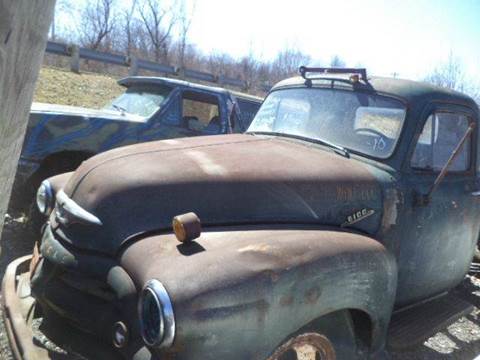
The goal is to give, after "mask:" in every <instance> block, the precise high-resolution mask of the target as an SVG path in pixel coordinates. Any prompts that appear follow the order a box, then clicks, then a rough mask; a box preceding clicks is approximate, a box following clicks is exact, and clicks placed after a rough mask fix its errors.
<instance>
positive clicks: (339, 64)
mask: <svg viewBox="0 0 480 360" xmlns="http://www.w3.org/2000/svg"><path fill="white" fill-rule="evenodd" d="M330 67H333V68H344V67H345V61H343V59H342V58H341V57H340V56H338V55H333V56H332V58H331V59H330Z"/></svg>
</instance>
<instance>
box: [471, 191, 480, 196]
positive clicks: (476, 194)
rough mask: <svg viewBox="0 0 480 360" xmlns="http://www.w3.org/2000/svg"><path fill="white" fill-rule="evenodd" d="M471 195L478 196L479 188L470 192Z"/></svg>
mask: <svg viewBox="0 0 480 360" xmlns="http://www.w3.org/2000/svg"><path fill="white" fill-rule="evenodd" d="M472 195H473V196H480V190H477V191H474V192H472Z"/></svg>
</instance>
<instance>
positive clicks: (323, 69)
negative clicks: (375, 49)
mask: <svg viewBox="0 0 480 360" xmlns="http://www.w3.org/2000/svg"><path fill="white" fill-rule="evenodd" d="M298 72H299V73H300V75H301V76H302V77H303V78H304V79H306V80H307V79H309V78H308V77H307V73H320V74H359V75H360V77H361V79H362V80H363V81H367V69H365V68H327V67H306V66H300V67H299V68H298Z"/></svg>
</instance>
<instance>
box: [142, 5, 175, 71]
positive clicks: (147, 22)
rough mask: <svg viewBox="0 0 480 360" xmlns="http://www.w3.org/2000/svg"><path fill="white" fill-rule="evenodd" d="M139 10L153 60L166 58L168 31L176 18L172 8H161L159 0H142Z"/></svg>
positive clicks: (169, 31)
mask: <svg viewBox="0 0 480 360" xmlns="http://www.w3.org/2000/svg"><path fill="white" fill-rule="evenodd" d="M139 12H140V17H141V19H142V22H143V25H144V27H145V30H146V32H147V34H148V37H149V40H150V43H151V46H152V48H153V54H154V59H155V61H157V62H159V61H160V60H161V59H163V60H168V47H169V40H170V33H171V31H172V28H173V25H174V24H175V20H176V19H175V17H174V16H173V11H172V9H171V8H163V7H162V6H161V3H160V1H159V0H143V1H142V3H141V6H140V9H139Z"/></svg>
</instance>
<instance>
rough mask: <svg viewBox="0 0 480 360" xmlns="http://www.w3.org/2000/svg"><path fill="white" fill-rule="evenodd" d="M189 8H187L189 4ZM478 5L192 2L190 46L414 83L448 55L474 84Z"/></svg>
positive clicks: (478, 67) (429, 0) (370, 0)
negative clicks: (300, 58) (305, 58)
mask: <svg viewBox="0 0 480 360" xmlns="http://www.w3.org/2000/svg"><path fill="white" fill-rule="evenodd" d="M192 2H193V0H191V3H192ZM479 40H480V0H477V1H474V0H462V1H460V0H457V1H454V0H451V1H447V0H440V1H439V0H436V1H434V0H414V1H409V0H403V1H380V0H362V1H360V0H359V1H353V0H351V1H340V0H337V1H320V0H316V1H315V0H311V1H309V0H289V1H278V0H277V1H274V0H242V1H239V0H235V1H232V0H196V7H195V17H194V21H193V23H192V28H191V33H190V41H191V42H192V43H194V44H196V45H197V46H198V47H199V48H201V49H202V50H204V51H205V52H207V53H208V52H210V51H214V50H218V51H225V52H228V53H230V54H232V55H233V56H242V55H245V54H248V52H249V51H253V52H254V53H255V54H256V55H257V56H259V57H262V58H264V59H270V58H272V57H273V56H274V55H275V54H276V53H277V52H278V51H279V50H281V49H282V48H284V47H285V46H293V47H297V48H298V49H299V50H302V51H303V52H305V53H307V54H309V55H311V57H312V58H313V59H314V61H317V62H319V63H322V62H323V63H328V61H329V59H330V58H331V56H332V55H334V54H338V55H339V56H340V57H342V58H343V59H344V60H345V61H346V62H347V65H349V66H356V65H359V64H361V65H364V66H366V67H367V68H369V69H370V72H372V73H374V74H376V75H391V74H392V73H393V72H396V73H399V75H400V76H401V77H406V78H422V77H424V75H425V74H426V73H427V72H428V71H430V70H431V69H432V67H434V66H435V65H436V64H437V63H438V62H440V61H445V60H446V58H447V57H448V55H449V52H450V51H452V52H453V53H454V55H455V56H458V57H459V58H460V59H461V61H462V62H463V63H464V65H465V68H466V73H467V75H469V76H472V77H473V78H475V79H476V80H477V81H480V41H479Z"/></svg>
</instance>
